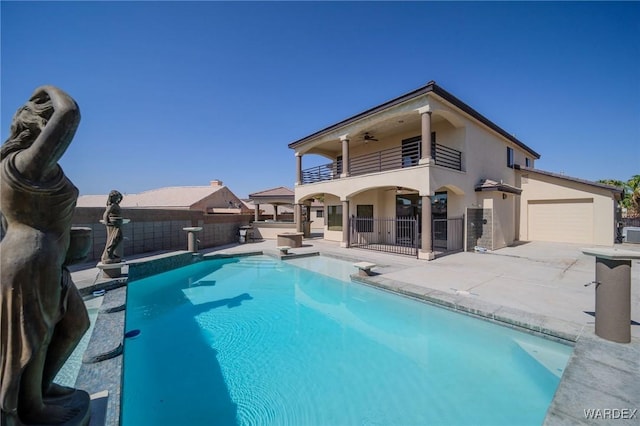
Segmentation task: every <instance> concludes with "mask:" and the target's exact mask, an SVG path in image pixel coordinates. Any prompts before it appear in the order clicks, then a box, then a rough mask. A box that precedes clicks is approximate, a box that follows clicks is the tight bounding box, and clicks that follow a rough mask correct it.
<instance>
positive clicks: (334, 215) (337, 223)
mask: <svg viewBox="0 0 640 426" xmlns="http://www.w3.org/2000/svg"><path fill="white" fill-rule="evenodd" d="M327 219H328V229H329V231H342V206H327Z"/></svg>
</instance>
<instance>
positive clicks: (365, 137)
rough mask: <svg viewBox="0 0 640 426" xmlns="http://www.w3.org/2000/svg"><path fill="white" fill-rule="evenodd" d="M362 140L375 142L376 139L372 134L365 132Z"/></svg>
mask: <svg viewBox="0 0 640 426" xmlns="http://www.w3.org/2000/svg"><path fill="white" fill-rule="evenodd" d="M364 141H365V142H369V141H373V142H377V141H378V139H376V138H375V137H374V136H373V135H370V134H369V132H365V134H364Z"/></svg>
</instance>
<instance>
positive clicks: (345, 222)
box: [340, 157, 349, 247]
mask: <svg viewBox="0 0 640 426" xmlns="http://www.w3.org/2000/svg"><path fill="white" fill-rule="evenodd" d="M343 158H344V157H343ZM340 247H349V201H343V202H342V241H341V242H340Z"/></svg>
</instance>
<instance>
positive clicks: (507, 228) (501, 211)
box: [477, 191, 516, 250]
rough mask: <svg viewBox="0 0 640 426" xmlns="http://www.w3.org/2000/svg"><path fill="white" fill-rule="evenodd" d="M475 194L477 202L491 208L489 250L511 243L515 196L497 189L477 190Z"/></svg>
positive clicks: (513, 232)
mask: <svg viewBox="0 0 640 426" xmlns="http://www.w3.org/2000/svg"><path fill="white" fill-rule="evenodd" d="M477 194H478V204H479V205H480V206H481V207H482V208H485V209H491V210H492V227H491V228H492V235H491V240H492V245H491V247H490V248H491V250H497V249H500V248H503V247H507V246H509V245H511V244H513V242H514V240H515V204H516V196H515V195H513V194H507V193H503V192H499V191H486V192H478V193H477ZM503 194H504V196H503ZM504 197H506V198H504ZM487 248H489V247H487Z"/></svg>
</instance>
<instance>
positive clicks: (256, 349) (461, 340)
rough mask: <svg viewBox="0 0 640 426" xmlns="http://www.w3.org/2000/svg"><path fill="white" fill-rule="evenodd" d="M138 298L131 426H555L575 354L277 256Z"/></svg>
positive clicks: (212, 271)
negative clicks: (550, 420) (549, 424)
mask: <svg viewBox="0 0 640 426" xmlns="http://www.w3.org/2000/svg"><path fill="white" fill-rule="evenodd" d="M323 261H325V260H323ZM332 269H335V268H332ZM127 297H128V300H127V318H126V328H127V330H131V329H140V330H141V333H140V335H139V336H138V337H136V338H134V339H127V340H126V342H125V351H124V385H123V386H124V389H123V400H122V404H123V408H122V425H123V426H132V425H140V424H154V425H161V424H167V425H168V424H173V425H175V424H190V425H199V424H223V425H225V424H243V425H244V424H252V425H253V424H277V425H287V424H290V425H352V424H371V425H375V424H381V425H398V424H403V425H405V424H407V425H409V424H412V425H423V424H434V425H437V424H446V425H466V424H473V425H481V424H491V425H498V424H505V425H511V424H522V425H524V424H541V423H542V421H543V419H544V416H545V413H546V410H547V407H548V406H549V403H550V401H551V399H552V397H553V394H554V392H555V389H556V387H557V385H558V382H559V380H560V376H561V374H562V371H563V369H564V367H565V365H566V363H567V360H568V358H569V355H570V353H571V350H572V348H571V347H569V346H565V345H562V344H559V343H556V342H552V341H549V340H546V339H542V338H539V337H536V336H533V335H530V334H527V333H522V332H518V331H516V330H513V329H510V328H506V327H501V326H498V325H495V324H492V323H489V322H486V321H481V320H478V319H475V318H471V317H468V316H465V315H461V314H457V313H454V312H450V311H447V310H444V309H441V308H437V307H433V306H430V305H427V304H424V303H421V302H418V301H415V300H412V299H409V298H404V297H400V296H396V295H393V294H390V293H387V292H384V291H380V290H378V289H374V288H370V287H368V286H364V285H359V284H354V283H349V282H345V281H341V280H338V279H335V278H332V277H329V276H326V275H322V274H318V273H314V272H312V271H309V270H307V269H303V268H300V267H297V266H294V265H291V264H287V263H286V262H281V261H279V260H274V259H272V258H269V257H266V256H254V257H249V258H236V259H224V260H207V261H204V262H200V263H196V264H194V265H191V266H188V267H185V268H180V269H178V270H174V271H170V272H167V273H164V274H160V275H157V276H154V277H150V278H147V279H143V280H140V281H135V282H132V283H130V284H129V287H128V296H127Z"/></svg>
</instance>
